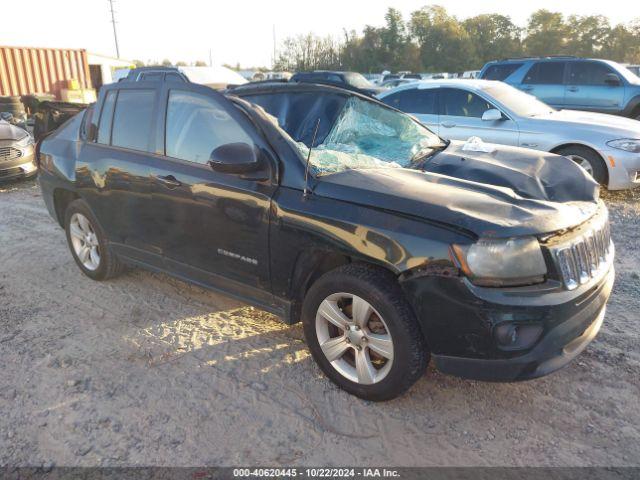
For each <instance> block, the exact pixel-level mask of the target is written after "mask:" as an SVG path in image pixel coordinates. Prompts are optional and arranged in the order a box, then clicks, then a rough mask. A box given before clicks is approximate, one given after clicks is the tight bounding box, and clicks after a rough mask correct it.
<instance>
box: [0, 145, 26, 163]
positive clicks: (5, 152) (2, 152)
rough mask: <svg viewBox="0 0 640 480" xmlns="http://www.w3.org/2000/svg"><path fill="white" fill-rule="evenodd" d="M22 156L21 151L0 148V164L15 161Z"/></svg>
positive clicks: (11, 148)
mask: <svg viewBox="0 0 640 480" xmlns="http://www.w3.org/2000/svg"><path fill="white" fill-rule="evenodd" d="M21 156H22V151H20V150H18V149H17V148H13V147H0V162H3V161H6V160H15V159H16V158H20V157H21Z"/></svg>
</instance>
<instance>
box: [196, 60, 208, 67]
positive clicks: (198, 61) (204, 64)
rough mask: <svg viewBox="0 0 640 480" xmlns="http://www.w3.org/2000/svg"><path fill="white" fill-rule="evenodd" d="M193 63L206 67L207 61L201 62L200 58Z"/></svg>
mask: <svg viewBox="0 0 640 480" xmlns="http://www.w3.org/2000/svg"><path fill="white" fill-rule="evenodd" d="M194 65H195V66H196V67H206V66H207V62H203V61H202V60H196V63H195V64H194Z"/></svg>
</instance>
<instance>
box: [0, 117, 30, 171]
mask: <svg viewBox="0 0 640 480" xmlns="http://www.w3.org/2000/svg"><path fill="white" fill-rule="evenodd" d="M37 172H38V168H37V165H36V163H35V157H34V151H33V138H31V135H29V132H27V131H26V130H24V129H22V128H20V127H18V126H16V125H12V124H10V123H9V122H7V121H6V120H2V119H0V182H4V181H6V180H15V179H19V178H27V177H32V176H33V175H35V174H36V173H37Z"/></svg>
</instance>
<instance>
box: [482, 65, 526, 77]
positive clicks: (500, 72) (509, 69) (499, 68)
mask: <svg viewBox="0 0 640 480" xmlns="http://www.w3.org/2000/svg"><path fill="white" fill-rule="evenodd" d="M521 66H522V63H503V64H502V65H491V66H489V67H488V68H487V69H486V70H485V72H484V74H483V75H482V78H484V79H485V80H500V81H502V80H504V79H505V78H507V77H508V76H509V75H511V74H512V73H513V72H515V71H516V70H517V69H519V68H520V67H521Z"/></svg>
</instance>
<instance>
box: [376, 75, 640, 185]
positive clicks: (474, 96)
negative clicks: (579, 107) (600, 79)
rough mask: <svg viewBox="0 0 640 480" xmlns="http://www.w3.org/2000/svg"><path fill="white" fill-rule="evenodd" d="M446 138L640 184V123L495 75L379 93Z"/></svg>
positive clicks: (606, 181) (606, 180)
mask: <svg viewBox="0 0 640 480" xmlns="http://www.w3.org/2000/svg"><path fill="white" fill-rule="evenodd" d="M378 97H379V98H380V100H382V101H383V102H384V103H386V104H387V105H390V106H392V107H395V108H398V109H399V110H402V111H403V112H406V113H410V114H412V115H414V116H415V117H417V118H418V119H419V120H420V121H421V122H423V123H424V124H425V125H427V126H428V127H429V128H430V129H431V130H433V131H434V132H436V133H437V134H438V135H440V136H441V137H444V138H447V139H455V140H466V139H468V138H469V137H472V136H478V137H481V138H482V140H484V141H487V142H491V143H499V144H502V145H514V146H519V147H526V148H533V149H535V150H543V151H546V152H551V153H557V154H559V155H564V156H565V157H568V158H571V159H572V160H574V161H575V162H576V163H578V164H579V165H580V166H581V167H583V168H584V169H585V170H587V172H589V174H590V175H592V176H593V177H594V178H595V179H596V181H597V182H599V183H600V184H602V185H605V186H606V187H607V188H609V189H611V190H620V189H625V188H634V187H637V186H638V185H640V122H637V121H636V120H631V119H628V118H620V117H617V116H613V115H605V114H601V113H591V112H579V111H572V110H555V109H553V108H551V107H550V106H548V105H546V104H544V103H542V102H541V101H539V100H537V99H536V98H535V97H533V96H531V95H528V94H526V93H524V92H521V91H520V90H518V89H516V88H513V87H511V86H509V85H506V84H504V83H502V82H496V81H489V80H442V81H423V82H417V83H412V84H409V85H404V86H402V87H398V88H397V89H395V90H389V91H387V92H384V93H382V94H380V95H378Z"/></svg>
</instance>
